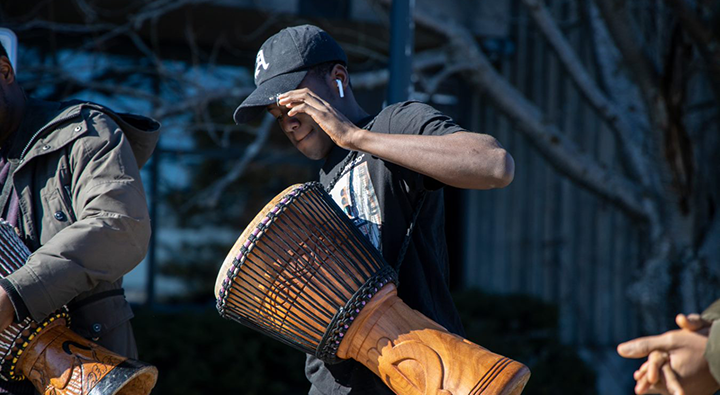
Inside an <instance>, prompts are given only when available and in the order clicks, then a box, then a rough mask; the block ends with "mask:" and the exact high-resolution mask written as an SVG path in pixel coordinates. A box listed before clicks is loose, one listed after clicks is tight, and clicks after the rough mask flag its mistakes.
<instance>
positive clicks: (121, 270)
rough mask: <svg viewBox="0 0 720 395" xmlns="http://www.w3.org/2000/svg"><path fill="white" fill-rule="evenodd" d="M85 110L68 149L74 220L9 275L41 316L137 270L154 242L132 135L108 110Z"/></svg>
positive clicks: (33, 313)
mask: <svg viewBox="0 0 720 395" xmlns="http://www.w3.org/2000/svg"><path fill="white" fill-rule="evenodd" d="M83 115H84V117H85V123H86V125H87V126H86V127H87V132H86V133H85V134H84V135H83V136H82V137H80V138H78V139H77V140H76V141H75V142H74V143H73V144H72V146H71V148H70V153H69V156H70V157H69V162H70V164H69V166H70V170H71V174H72V177H71V182H70V183H71V185H70V187H71V191H72V206H73V211H74V212H75V215H76V217H77V218H76V221H75V222H74V223H72V224H71V225H69V226H67V227H66V228H64V229H62V230H61V231H59V232H58V233H57V234H56V235H54V236H53V237H52V238H51V239H50V240H48V241H47V242H45V244H44V245H42V247H40V248H39V249H38V250H36V251H35V252H34V253H33V254H32V255H31V256H30V257H29V259H28V260H27V262H26V264H25V265H24V266H23V267H21V268H20V269H19V270H17V271H15V272H14V273H12V274H11V275H10V276H8V277H6V278H7V279H8V280H9V281H10V283H11V284H12V285H13V286H14V287H15V289H16V290H17V292H18V294H19V295H20V297H21V298H22V300H23V301H24V302H25V305H26V306H27V308H28V311H29V313H30V316H31V317H32V318H33V319H34V320H36V321H41V320H43V319H44V318H45V317H47V316H48V315H49V314H50V313H52V312H53V311H55V310H57V309H58V308H60V307H61V306H63V305H64V304H67V303H68V302H69V301H70V300H72V299H73V298H74V297H75V296H77V295H78V294H80V293H82V292H85V291H88V290H91V289H93V288H94V287H95V286H96V285H97V284H98V283H99V282H100V281H108V282H113V281H116V280H118V279H119V278H120V277H122V276H123V275H124V274H125V273H127V272H129V271H130V270H132V269H133V268H134V267H135V266H136V265H137V264H138V263H139V262H140V261H141V260H142V259H143V257H144V256H145V254H146V252H147V246H148V242H149V239H150V220H149V216H148V210H147V203H146V200H145V193H144V190H143V186H142V181H141V179H140V171H139V169H138V166H137V163H136V161H135V157H134V155H133V152H132V149H131V147H130V144H129V142H128V141H127V138H126V137H125V135H124V134H123V132H122V130H121V129H120V128H119V127H118V126H117V124H116V123H115V122H114V121H112V120H111V119H110V118H109V117H107V116H106V115H104V114H103V113H101V112H97V111H88V112H86V113H84V114H83ZM52 214H53V213H44V215H52Z"/></svg>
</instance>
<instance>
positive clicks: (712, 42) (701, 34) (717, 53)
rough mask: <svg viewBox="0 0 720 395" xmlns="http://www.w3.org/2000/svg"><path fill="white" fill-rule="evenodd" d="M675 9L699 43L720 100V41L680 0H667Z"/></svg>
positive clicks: (682, 22) (686, 30)
mask: <svg viewBox="0 0 720 395" xmlns="http://www.w3.org/2000/svg"><path fill="white" fill-rule="evenodd" d="M665 2H666V3H667V4H668V5H670V7H672V8H673V10H675V15H677V18H678V20H679V21H680V24H681V25H682V27H683V30H684V31H685V32H686V33H687V34H688V36H690V38H692V40H693V42H694V43H695V45H697V47H698V50H699V52H700V56H702V57H703V59H704V60H705V63H706V65H707V67H708V72H707V73H706V75H707V76H708V78H709V79H710V80H711V81H712V85H713V91H714V93H715V97H716V98H717V99H718V100H720V42H719V41H718V37H717V36H715V35H714V34H713V32H712V30H711V29H708V28H707V26H705V24H704V23H703V22H702V20H701V19H700V18H699V16H698V15H697V14H695V13H694V12H693V11H692V10H690V9H689V8H688V7H687V5H686V3H685V2H683V1H680V0H665Z"/></svg>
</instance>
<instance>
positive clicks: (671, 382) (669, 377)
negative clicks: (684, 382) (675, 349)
mask: <svg viewBox="0 0 720 395" xmlns="http://www.w3.org/2000/svg"><path fill="white" fill-rule="evenodd" d="M662 373H663V378H664V379H665V387H666V388H667V390H668V392H669V393H670V394H672V395H685V391H684V390H683V389H682V387H681V386H680V381H678V378H677V375H676V374H675V372H674V371H673V370H672V368H671V367H670V364H665V365H663V366H662Z"/></svg>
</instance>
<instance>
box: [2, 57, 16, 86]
mask: <svg viewBox="0 0 720 395" xmlns="http://www.w3.org/2000/svg"><path fill="white" fill-rule="evenodd" d="M0 79H2V80H3V81H4V82H5V85H10V84H12V83H13V82H15V70H13V67H12V64H11V63H10V59H8V58H7V56H0Z"/></svg>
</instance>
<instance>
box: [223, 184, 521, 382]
mask: <svg viewBox="0 0 720 395" xmlns="http://www.w3.org/2000/svg"><path fill="white" fill-rule="evenodd" d="M306 200H309V201H306ZM310 203H312V204H310ZM316 205H319V206H321V207H318V208H317V209H316V208H314V206H316ZM303 219H304V220H303ZM304 222H307V223H304ZM396 281H397V278H396V274H395V273H394V271H393V270H392V269H391V268H390V267H389V266H388V265H387V263H386V262H385V261H384V260H383V259H382V257H381V256H380V254H379V252H378V251H377V250H375V248H374V247H373V246H372V245H370V244H369V242H368V241H367V240H366V239H365V237H364V236H363V235H362V234H361V233H360V232H359V230H358V229H357V228H356V227H355V225H354V224H353V223H352V222H351V221H350V220H349V219H348V218H347V216H346V215H345V213H343V212H342V211H341V210H340V209H339V208H338V207H337V205H336V204H335V202H334V201H332V198H331V197H330V196H329V195H327V194H326V193H325V192H324V190H322V187H321V186H319V184H317V183H309V184H305V185H294V186H291V187H290V188H287V189H286V190H285V191H283V192H282V193H281V194H279V195H278V196H277V197H276V198H275V199H273V200H272V201H271V202H270V203H268V204H267V205H266V206H265V208H263V210H262V211H261V212H260V213H259V214H258V215H257V216H256V217H255V219H254V220H253V221H252V222H251V223H250V225H248V227H247V228H246V229H245V231H244V232H243V234H242V235H241V236H240V238H239V239H238V241H237V242H236V243H235V245H234V246H233V248H232V250H231V251H230V253H229V254H228V256H227V258H226V259H225V261H224V262H223V265H222V267H221V269H220V272H219V274H218V278H217V282H216V284H215V295H216V296H217V297H218V311H219V312H220V314H221V315H222V316H223V317H225V318H230V319H233V320H235V321H238V322H240V323H242V324H244V325H246V326H249V327H251V328H253V329H256V330H258V331H260V332H262V333H263V334H265V335H268V336H271V337H273V338H275V339H277V340H280V341H282V342H284V343H286V344H288V345H291V346H293V347H295V348H298V349H300V350H302V351H304V352H307V353H310V354H314V355H316V356H317V357H318V358H320V359H322V360H324V361H325V362H330V363H332V362H335V361H336V360H340V359H350V358H352V359H355V360H357V361H358V362H360V363H362V364H363V365H365V366H366V367H367V368H368V369H370V370H371V371H373V372H374V373H375V374H377V375H378V376H379V377H380V378H381V379H382V380H383V381H384V382H385V384H387V385H388V387H389V388H390V389H392V390H393V391H394V392H395V393H397V394H401V395H410V394H412V395H415V394H444V395H450V394H455V395H460V394H473V395H477V394H481V393H482V394H502V395H516V394H520V393H521V392H522V390H523V388H524V386H525V384H526V383H527V380H528V378H529V376H530V371H529V370H528V368H527V367H525V366H524V365H523V364H521V363H519V362H516V361H513V360H511V359H509V358H506V357H503V356H501V355H498V354H495V353H492V352H491V351H489V350H487V349H485V348H483V347H480V346H478V345H476V344H474V343H472V342H469V341H467V340H465V339H463V338H462V337H459V336H457V335H454V334H451V333H449V332H448V331H447V330H446V329H445V328H443V327H442V326H440V325H439V324H437V323H436V322H434V321H432V320H431V319H429V318H427V317H426V316H424V315H423V314H421V313H420V312H418V311H416V310H413V309H411V308H410V307H409V306H407V305H406V304H405V303H404V302H403V301H402V300H400V299H399V298H398V297H397V291H396V286H395V284H394V283H395V282H396Z"/></svg>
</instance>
